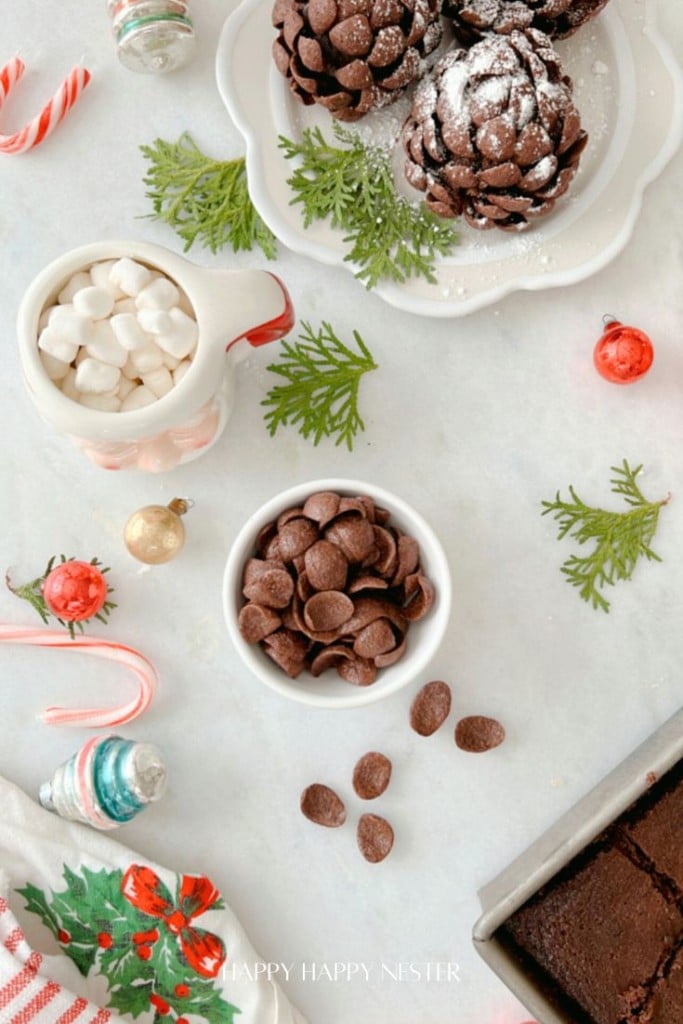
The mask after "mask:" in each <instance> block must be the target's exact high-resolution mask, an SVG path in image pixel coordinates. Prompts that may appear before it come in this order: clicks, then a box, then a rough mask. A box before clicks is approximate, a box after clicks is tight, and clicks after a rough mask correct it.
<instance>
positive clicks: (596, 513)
mask: <svg viewBox="0 0 683 1024" xmlns="http://www.w3.org/2000/svg"><path fill="white" fill-rule="evenodd" d="M642 468H643V467H642V465H639V466H636V467H635V469H631V467H630V466H629V464H628V462H627V461H626V459H624V460H623V462H622V464H621V466H612V467H611V469H612V471H613V473H614V474H615V475H614V476H613V477H612V478H611V479H610V483H611V485H612V487H611V490H612V492H613V493H614V494H618V495H621V496H622V497H623V498H624V501H625V502H626V504H627V505H629V506H630V509H629V510H628V511H626V512H609V511H605V510H604V509H601V508H593V507H591V506H589V505H586V503H585V502H583V501H582V500H581V498H579V496H578V494H577V493H576V490H575V489H574V487H572V486H570V487H569V495H570V499H571V500H570V501H563V500H562V499H561V498H560V492H559V491H558V492H557V494H556V496H555V500H554V501H544V502H542V506H543V512H542V513H541V515H544V516H545V515H548V514H550V513H552V515H553V519H555V520H557V522H558V524H559V529H558V534H557V539H558V540H562V539H563V538H564V537H566V536H567V535H569V536H571V537H573V538H574V539H575V540H576V541H577V542H578V543H579V544H587V543H589V542H592V543H593V544H594V547H593V549H592V550H591V551H590V552H589V553H588V554H587V555H584V556H579V555H571V556H570V557H569V558H568V559H567V560H566V561H565V562H564V564H563V566H562V569H561V572H562V573H563V574H564V575H565V577H566V579H567V582H568V583H571V585H572V586H573V587H576V588H577V589H578V591H579V596H580V597H582V598H583V600H584V601H589V602H590V603H591V604H592V606H593V608H601V609H602V610H603V611H605V612H608V611H609V608H610V604H609V601H608V600H607V599H606V598H605V596H604V594H603V593H602V590H603V588H604V587H606V586H613V585H614V584H615V583H616V582H617V581H618V580H630V579H631V576H632V574H633V570H634V569H635V567H636V563H637V562H638V559H639V558H645V559H646V560H647V561H656V562H661V558H660V556H659V555H658V554H657V553H656V552H655V551H653V549H652V546H651V545H652V539H653V537H654V535H655V532H656V530H657V524H658V521H659V511H660V509H661V508H662V506H663V505H666V504H667V502H668V501H669V499H670V495H667V496H666V498H662V499H661V500H659V501H648V500H647V499H646V498H645V496H644V495H643V493H642V491H641V490H640V488H639V487H638V484H637V483H636V477H637V476H638V474H639V473H640V471H641V470H642Z"/></svg>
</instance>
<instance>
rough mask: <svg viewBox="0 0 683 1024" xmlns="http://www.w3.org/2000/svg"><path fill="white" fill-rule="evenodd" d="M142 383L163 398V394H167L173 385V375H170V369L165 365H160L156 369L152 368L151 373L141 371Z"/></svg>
mask: <svg viewBox="0 0 683 1024" xmlns="http://www.w3.org/2000/svg"><path fill="white" fill-rule="evenodd" d="M142 383H143V384H144V385H145V387H146V388H149V390H150V391H152V392H153V393H154V394H155V395H156V397H157V398H163V397H164V395H167V394H168V393H169V391H170V390H171V389H172V387H173V377H172V376H171V372H170V370H168V369H167V368H166V367H165V366H160V367H159V368H158V369H157V370H152V371H151V373H143V374H142Z"/></svg>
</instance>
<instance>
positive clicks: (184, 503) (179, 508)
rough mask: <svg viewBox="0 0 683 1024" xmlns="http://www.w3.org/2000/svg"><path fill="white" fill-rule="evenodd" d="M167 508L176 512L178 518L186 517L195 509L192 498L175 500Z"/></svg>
mask: <svg viewBox="0 0 683 1024" xmlns="http://www.w3.org/2000/svg"><path fill="white" fill-rule="evenodd" d="M166 507H167V508H169V509H170V510H171V512H175V514H176V515H177V516H184V515H185V513H186V512H189V511H190V509H191V508H193V507H194V501H193V500H192V498H173V500H172V501H169V503H168V505H167V506H166Z"/></svg>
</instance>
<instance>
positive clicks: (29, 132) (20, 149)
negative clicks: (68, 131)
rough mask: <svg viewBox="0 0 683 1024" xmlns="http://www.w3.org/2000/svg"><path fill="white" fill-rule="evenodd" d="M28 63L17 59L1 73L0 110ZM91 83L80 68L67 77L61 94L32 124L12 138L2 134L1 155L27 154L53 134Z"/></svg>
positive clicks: (56, 94)
mask: <svg viewBox="0 0 683 1024" xmlns="http://www.w3.org/2000/svg"><path fill="white" fill-rule="evenodd" d="M25 70H26V67H25V64H24V62H23V61H22V60H20V59H19V57H13V58H12V59H11V60H10V61H9V63H7V64H6V65H5V66H4V68H2V70H1V71H0V107H2V104H3V103H4V101H5V100H6V99H7V96H8V95H9V93H10V91H11V89H12V87H13V86H14V85H15V84H16V83H17V82H18V81H19V80H20V79H21V77H22V75H23V74H24V71H25ZM89 81H90V72H89V71H88V70H87V68H84V67H81V66H80V65H77V66H76V67H73V68H72V69H71V71H70V72H69V74H68V75H67V76H66V78H65V79H64V81H63V82H62V84H61V85H60V87H59V88H58V89H57V92H56V93H55V94H54V96H53V97H52V99H51V100H49V102H48V103H46V105H45V106H44V107H43V109H42V110H41V111H40V113H39V114H37V115H36V116H35V117H34V118H33V120H32V121H29V122H28V124H26V125H24V127H23V128H20V129H19V130H18V131H16V132H12V133H10V134H9V135H7V134H4V133H0V153H26V152H27V151H28V150H29V149H33V147H34V146H37V145H38V144H39V143H41V142H42V141H43V140H44V139H46V138H47V137H48V135H50V134H51V133H52V132H53V131H54V129H55V128H56V127H57V125H58V124H60V123H61V121H63V119H64V118H65V117H66V115H67V114H68V113H69V111H70V110H71V108H72V107H73V105H74V103H75V102H76V100H77V99H78V97H79V96H80V95H81V93H82V92H83V90H84V89H85V87H86V85H87V84H88V82H89Z"/></svg>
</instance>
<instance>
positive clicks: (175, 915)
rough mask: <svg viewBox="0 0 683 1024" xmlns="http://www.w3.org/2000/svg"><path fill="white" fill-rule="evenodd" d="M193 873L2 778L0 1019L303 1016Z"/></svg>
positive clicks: (85, 1022) (104, 1022) (101, 1022)
mask: <svg viewBox="0 0 683 1024" xmlns="http://www.w3.org/2000/svg"><path fill="white" fill-rule="evenodd" d="M231 962H234V963H240V964H244V963H252V964H258V963H259V962H260V961H259V958H258V956H257V954H256V953H255V951H254V950H253V948H252V946H251V944H250V943H249V940H248V938H247V937H246V935H245V933H244V930H243V928H242V926H241V924H240V923H239V921H238V920H237V918H236V917H235V915H234V914H233V913H232V911H231V910H230V908H229V906H228V905H227V903H226V902H225V900H224V899H223V897H222V896H221V894H220V893H219V891H218V890H217V889H216V887H215V886H214V885H213V883H212V882H211V881H210V880H209V879H208V878H206V877H204V876H202V875H183V874H175V873H173V872H172V871H169V870H168V869H166V868H163V867H160V866H158V865H157V864H153V863H150V862H149V861H147V860H145V859H144V858H142V857H140V856H138V855H136V854H134V853H132V852H131V851H130V850H128V849H126V847H124V846H122V845H121V844H120V843H118V842H115V841H114V840H112V839H111V838H110V837H109V836H108V835H106V834H104V833H101V832H96V831H94V830H92V829H89V828H87V827H86V826H85V825H79V824H76V823H74V822H68V821H64V820H63V819H61V818H58V817H57V816H56V815H54V814H51V813H50V812H48V811H45V810H43V808H42V807H40V806H39V805H38V804H37V803H35V802H34V801H33V800H31V799H30V798H29V797H28V796H27V795H26V794H25V793H24V792H22V790H20V789H19V788H17V787H16V786H14V785H13V784H12V783H10V782H8V781H6V780H5V779H2V778H0V1024H131V1022H132V1021H135V1022H136V1024H162V1022H163V1024H199V1022H202V1021H205V1022H206V1024H306V1022H305V1020H304V1018H303V1017H302V1016H301V1015H300V1014H299V1013H298V1012H297V1010H295V1009H294V1007H292V1006H291V1004H290V1003H289V1002H288V1000H287V998H286V997H285V996H284V994H283V993H282V991H280V990H279V989H278V987H277V985H276V984H275V983H274V982H273V981H272V980H269V979H268V977H267V975H265V974H259V972H258V971H238V972H234V973H233V972H232V971H231V970H230V969H229V965H230V964H231Z"/></svg>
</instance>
